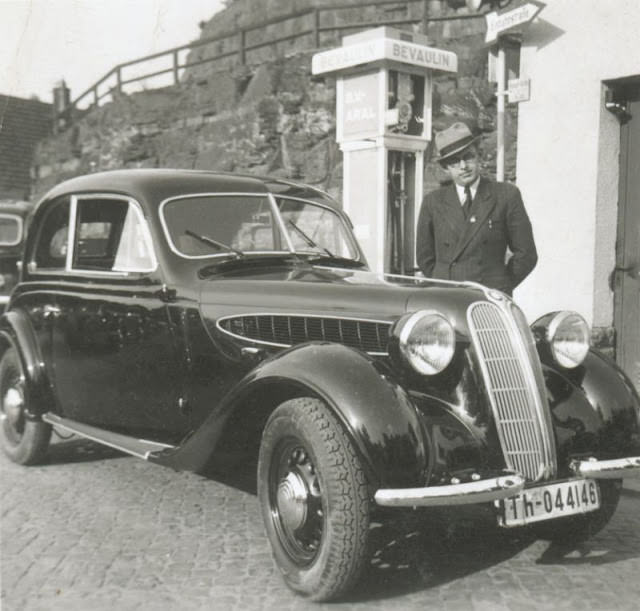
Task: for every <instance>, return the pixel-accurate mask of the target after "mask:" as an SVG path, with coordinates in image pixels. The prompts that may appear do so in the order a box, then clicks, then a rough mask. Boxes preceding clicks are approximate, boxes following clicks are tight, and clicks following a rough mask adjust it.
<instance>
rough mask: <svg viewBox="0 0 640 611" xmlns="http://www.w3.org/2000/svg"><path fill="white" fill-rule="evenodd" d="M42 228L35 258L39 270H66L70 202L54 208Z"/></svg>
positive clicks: (59, 204)
mask: <svg viewBox="0 0 640 611" xmlns="http://www.w3.org/2000/svg"><path fill="white" fill-rule="evenodd" d="M41 227H42V228H41V230H40V233H39V235H38V239H37V243H36V247H35V253H34V257H33V260H34V262H35V264H36V267H37V269H45V270H46V269H64V267H65V264H66V261H67V246H68V241H69V201H68V200H64V201H61V202H60V203H58V204H57V205H55V206H53V207H52V208H51V209H50V210H49V212H48V214H47V216H46V218H45V219H44V221H43V223H42V225H41Z"/></svg>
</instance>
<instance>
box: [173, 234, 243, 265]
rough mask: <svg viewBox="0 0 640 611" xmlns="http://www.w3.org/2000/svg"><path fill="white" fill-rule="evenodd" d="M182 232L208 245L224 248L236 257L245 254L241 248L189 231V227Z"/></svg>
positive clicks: (218, 248)
mask: <svg viewBox="0 0 640 611" xmlns="http://www.w3.org/2000/svg"><path fill="white" fill-rule="evenodd" d="M184 234H185V235H188V236H190V237H192V238H195V239H196V240H199V241H200V242H202V243H203V244H208V245H209V246H213V247H214V248H216V249H217V250H226V251H227V252H230V253H233V254H234V255H236V257H238V258H240V257H244V256H245V254H244V253H243V252H242V251H241V250H238V249H237V248H233V246H229V245H227V244H225V243H223V242H218V241H217V240H214V239H213V238H210V237H209V236H206V235H200V234H198V233H195V231H191V230H190V229H187V230H186V231H185V232H184Z"/></svg>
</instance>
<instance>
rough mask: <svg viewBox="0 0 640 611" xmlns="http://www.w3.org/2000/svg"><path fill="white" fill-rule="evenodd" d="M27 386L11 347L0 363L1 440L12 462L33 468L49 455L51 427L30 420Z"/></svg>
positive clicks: (44, 423) (16, 356) (20, 366)
mask: <svg viewBox="0 0 640 611" xmlns="http://www.w3.org/2000/svg"><path fill="white" fill-rule="evenodd" d="M25 385H26V380H25V376H24V372H23V371H22V364H21V362H20V357H19V356H18V353H17V352H16V350H15V348H9V349H8V350H7V351H6V352H5V353H4V355H3V356H2V359H1V360H0V439H1V440H2V449H3V450H4V453H5V454H6V455H7V456H8V457H9V458H10V459H11V460H12V461H13V462H16V463H18V464H21V465H32V464H35V463H38V462H41V461H42V459H43V458H44V456H45V454H46V452H47V448H48V446H49V440H50V438H51V425H50V424H47V423H46V422H41V421H36V420H30V419H29V418H28V416H27V393H26V388H25Z"/></svg>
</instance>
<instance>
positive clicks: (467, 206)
mask: <svg viewBox="0 0 640 611" xmlns="http://www.w3.org/2000/svg"><path fill="white" fill-rule="evenodd" d="M470 211H471V189H470V188H469V187H468V186H467V187H465V188H464V204H462V214H463V215H464V218H465V220H467V219H468V218H469V213H470Z"/></svg>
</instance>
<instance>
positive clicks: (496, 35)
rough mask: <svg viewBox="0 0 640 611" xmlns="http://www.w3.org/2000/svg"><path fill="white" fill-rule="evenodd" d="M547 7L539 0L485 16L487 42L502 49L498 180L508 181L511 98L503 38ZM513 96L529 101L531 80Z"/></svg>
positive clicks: (520, 83) (512, 97)
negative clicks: (507, 115) (507, 105)
mask: <svg viewBox="0 0 640 611" xmlns="http://www.w3.org/2000/svg"><path fill="white" fill-rule="evenodd" d="M544 7H545V4H544V3H542V2H538V0H525V1H524V2H521V3H520V4H519V6H516V7H515V8H509V9H505V10H502V11H492V12H490V13H487V14H486V15H485V20H486V22H487V34H486V36H485V42H487V43H491V42H497V46H498V61H497V66H496V72H497V81H498V93H497V96H498V104H497V107H498V108H497V118H496V127H497V140H498V149H497V151H496V179H497V180H499V181H503V180H504V110H505V108H504V106H505V97H506V96H507V95H509V92H508V91H507V87H506V66H505V49H504V45H503V44H502V41H501V40H500V37H501V36H504V35H505V34H507V33H509V32H513V31H514V30H518V29H521V28H522V27H523V26H525V25H527V24H529V23H531V21H533V19H534V18H535V17H537V16H538V14H539V13H540V11H541V10H542V9H543V8H544ZM515 85H516V84H515V83H514V93H513V94H512V95H509V101H510V102H511V101H513V102H518V101H525V100H528V99H529V86H530V83H529V81H528V80H526V81H520V82H518V83H517V85H518V86H519V87H520V91H519V92H515V89H516V87H515Z"/></svg>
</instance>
